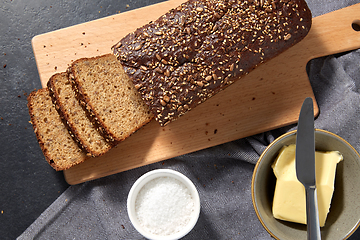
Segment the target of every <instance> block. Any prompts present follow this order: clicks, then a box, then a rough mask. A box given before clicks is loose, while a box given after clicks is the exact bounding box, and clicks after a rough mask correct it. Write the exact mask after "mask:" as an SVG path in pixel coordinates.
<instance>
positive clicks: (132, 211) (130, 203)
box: [127, 169, 200, 240]
mask: <svg viewBox="0 0 360 240" xmlns="http://www.w3.org/2000/svg"><path fill="white" fill-rule="evenodd" d="M160 177H170V178H173V179H176V180H178V181H180V182H181V183H183V184H184V185H185V186H186V187H187V189H188V190H189V192H190V194H191V198H192V199H193V201H194V211H193V212H192V213H191V219H190V220H189V222H188V223H187V224H186V225H185V226H184V227H183V228H182V229H181V230H180V231H178V232H175V233H173V234H170V235H166V236H164V235H157V234H154V233H151V232H150V231H148V230H147V229H146V228H144V227H143V225H142V224H141V223H140V221H139V219H138V217H137V213H136V208H135V202H136V199H137V196H138V194H139V192H140V190H141V189H142V188H143V187H144V185H145V184H147V183H149V182H150V181H151V180H154V179H156V178H160ZM159 210H160V209H159ZM127 211H128V215H129V218H130V221H131V223H132V224H133V226H134V227H135V229H136V230H137V231H138V232H139V233H140V234H141V235H143V236H144V237H145V238H147V239H153V240H163V239H180V238H182V237H184V236H185V235H186V234H188V233H189V232H190V231H191V230H192V229H193V227H194V226H195V224H196V222H197V220H198V218H199V214H200V198H199V194H198V192H197V190H196V187H195V185H194V184H193V183H192V182H191V181H190V179H188V178H187V177H186V176H184V175H183V174H181V173H179V172H177V171H174V170H169V169H158V170H153V171H150V172H148V173H146V174H144V175H143V176H141V177H140V178H139V179H138V180H137V181H136V182H135V183H134V185H133V186H132V188H131V189H130V192H129V195H128V199H127Z"/></svg>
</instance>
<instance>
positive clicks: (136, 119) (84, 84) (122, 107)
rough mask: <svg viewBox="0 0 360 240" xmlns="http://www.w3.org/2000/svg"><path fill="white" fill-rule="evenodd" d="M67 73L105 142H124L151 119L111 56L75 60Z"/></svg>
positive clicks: (148, 111)
mask: <svg viewBox="0 0 360 240" xmlns="http://www.w3.org/2000/svg"><path fill="white" fill-rule="evenodd" d="M68 73H69V79H70V80H71V81H72V84H73V86H74V87H75V89H76V94H77V95H78V98H79V99H80V102H81V104H82V105H84V106H85V108H86V110H87V111H89V113H90V117H91V118H92V119H93V120H94V121H96V123H97V124H98V126H99V129H100V130H101V132H102V134H103V136H105V137H106V138H107V139H108V140H110V141H115V142H120V141H123V140H124V139H126V138H127V137H129V136H130V135H131V134H132V133H134V132H135V131H137V130H138V129H139V128H141V127H142V126H144V125H145V124H146V123H148V122H150V121H151V119H152V118H153V114H152V113H151V112H150V109H149V107H148V106H147V105H146V104H145V103H144V101H143V100H142V99H141V96H140V94H139V93H138V92H137V91H136V89H135V87H134V85H133V83H132V82H131V80H130V79H129V77H128V76H127V74H126V73H125V72H124V70H123V68H122V66H121V64H120V63H119V61H117V59H116V57H115V56H114V55H113V54H107V55H103V56H98V57H93V58H81V59H78V60H76V61H75V62H73V63H72V64H71V66H70V67H69V69H68Z"/></svg>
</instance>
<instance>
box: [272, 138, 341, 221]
mask: <svg viewBox="0 0 360 240" xmlns="http://www.w3.org/2000/svg"><path fill="white" fill-rule="evenodd" d="M342 159H343V156H342V155H341V153H339V152H338V151H329V152H319V151H316V152H315V169H316V170H315V171H316V189H317V199H318V207H319V221H320V226H321V227H323V226H324V225H325V220H326V217H327V215H328V213H329V209H330V203H331V199H332V196H333V192H334V183H335V172H336V166H337V164H338V163H339V162H340V161H341V160H342ZM271 167H272V168H273V171H274V174H275V176H276V179H277V180H276V186H275V193H274V199H273V208H272V211H273V216H274V217H275V218H276V219H281V220H285V221H290V222H296V223H302V224H306V199H305V188H304V186H303V185H302V184H301V183H300V182H299V181H298V179H297V177H296V165H295V144H292V145H289V146H285V147H283V148H282V149H281V150H280V152H279V155H278V156H277V158H276V160H275V161H274V163H273V164H272V166H271Z"/></svg>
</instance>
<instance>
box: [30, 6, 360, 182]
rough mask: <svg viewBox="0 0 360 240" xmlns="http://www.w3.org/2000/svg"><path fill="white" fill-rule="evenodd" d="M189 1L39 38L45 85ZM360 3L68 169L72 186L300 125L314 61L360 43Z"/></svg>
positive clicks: (319, 19)
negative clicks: (181, 111) (173, 115)
mask: <svg viewBox="0 0 360 240" xmlns="http://www.w3.org/2000/svg"><path fill="white" fill-rule="evenodd" d="M182 2H184V0H171V1H167V2H163V3H159V4H156V5H151V6H147V7H144V8H140V9H136V10H133V11H129V12H125V13H120V14H116V15H113V16H109V17H106V18H101V19H98V20H95V21H91V22H86V23H83V24H79V25H75V26H72V27H68V28H65V29H60V30H57V31H54V32H49V33H46V34H42V35H38V36H35V37H34V38H33V40H32V46H33V50H34V55H35V59H36V63H37V67H38V71H39V75H40V80H41V83H42V86H43V87H45V86H46V83H47V81H48V79H49V78H50V76H51V75H53V74H55V73H57V72H62V71H65V70H66V68H67V67H68V65H69V64H71V62H72V61H74V60H76V59H78V58H81V57H92V56H97V55H102V54H105V53H110V52H111V49H110V48H111V46H112V45H114V44H115V43H116V42H117V41H119V40H120V39H121V38H122V37H123V36H125V35H126V34H127V33H129V32H131V31H133V30H135V29H136V28H137V27H141V26H142V25H144V24H146V23H148V22H149V21H151V20H155V19H157V18H158V17H159V16H161V15H162V14H164V13H165V12H167V11H168V10H169V9H171V8H174V7H176V6H178V5H179V4H181V3H182ZM359 12H360V4H356V5H353V6H350V7H348V8H344V9H340V10H338V11H335V12H331V13H328V14H325V15H322V16H319V17H316V18H314V19H313V25H312V28H311V30H310V32H309V34H308V35H307V36H306V38H305V39H304V40H303V41H301V42H300V43H298V44H297V45H295V46H294V47H292V48H291V49H289V50H287V51H285V52H284V53H282V54H280V55H279V56H278V57H276V58H274V59H272V60H270V61H268V62H267V63H265V64H262V65H260V66H259V67H257V68H256V69H255V70H254V71H252V72H251V73H250V74H248V75H247V76H245V77H243V78H242V79H240V80H239V81H237V82H236V83H234V84H233V85H231V86H229V87H228V88H227V89H226V90H224V91H222V92H220V93H218V94H217V95H215V96H213V97H212V98H210V99H209V100H207V101H206V102H205V103H202V104H200V105H199V106H197V107H196V108H194V109H193V110H191V111H190V112H189V113H187V114H185V115H184V116H182V117H181V118H180V119H178V120H176V121H175V122H172V123H171V124H169V125H167V126H165V127H160V125H159V124H158V123H157V122H155V121H152V122H150V123H149V124H147V125H146V126H144V127H143V128H142V129H140V130H139V131H137V132H136V133H134V134H133V135H132V136H130V137H129V138H128V139H126V140H125V141H123V142H122V143H120V144H119V145H118V146H117V147H116V148H114V149H112V150H110V151H109V152H108V153H106V154H105V155H103V156H101V157H96V158H91V159H89V160H87V161H85V162H84V163H82V164H79V165H77V166H75V167H72V168H70V169H69V170H66V171H64V176H65V179H66V181H67V182H68V183H69V184H78V183H81V182H85V181H89V180H93V179H97V178H101V177H104V176H108V175H111V174H115V173H119V172H122V171H126V170H129V169H133V168H137V167H140V166H144V165H147V164H151V163H155V162H159V161H163V160H166V159H169V158H172V157H176V156H179V155H182V154H185V153H189V152H194V151H197V150H200V149H205V148H209V147H212V146H215V145H219V144H222V143H226V142H229V141H233V140H236V139H240V138H243V137H247V136H251V135H254V134H257V133H261V132H264V131H268V130H271V129H275V128H279V127H282V126H285V125H289V124H292V123H295V122H297V119H298V114H299V112H300V108H301V105H302V102H303V100H304V99H305V98H306V97H312V98H313V99H314V100H315V106H314V107H315V115H317V114H319V108H318V106H317V104H316V99H315V97H314V94H313V91H312V88H311V85H310V82H309V79H308V76H307V73H306V64H307V63H308V61H309V60H311V59H313V58H317V57H321V56H326V55H331V54H335V53H339V52H345V51H349V50H353V49H357V48H360V32H358V31H355V30H354V29H353V28H352V24H358V23H359V22H360V20H359V19H360V16H359V15H358V13H359Z"/></svg>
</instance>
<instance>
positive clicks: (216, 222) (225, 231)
mask: <svg viewBox="0 0 360 240" xmlns="http://www.w3.org/2000/svg"><path fill="white" fill-rule="evenodd" d="M307 2H308V5H309V7H310V9H311V11H312V13H313V16H314V17H315V16H318V15H322V14H325V13H327V12H330V11H334V10H336V9H340V8H343V7H347V6H350V5H353V4H356V3H358V2H359V1H358V0H357V1H355V0H354V1H350V0H349V1H338V0H332V1H329V0H327V1H326V0H317V1H316V0H307ZM334 24H336V23H334ZM359 63H360V50H355V51H351V52H347V53H342V54H337V55H335V56H327V57H322V58H319V59H315V60H312V61H311V62H310V63H309V64H308V68H307V70H308V73H309V78H310V82H311V85H312V87H313V90H314V93H315V97H316V100H317V103H318V104H319V107H320V115H319V116H318V118H317V119H316V121H315V127H316V128H321V129H325V130H328V131H331V132H333V133H335V134H338V135H340V136H341V137H343V138H344V139H346V140H347V141H348V142H349V143H350V144H352V145H353V146H354V147H355V149H357V150H358V151H360V143H359V139H360V131H359V126H360V118H359V113H360V93H359V92H360V74H359V72H360V64H359ZM292 129H296V125H292V126H287V127H283V128H280V129H276V130H273V131H269V132H265V133H262V134H258V135H255V136H251V137H247V138H244V139H239V140H236V141H233V142H229V143H226V144H223V145H220V146H216V147H212V148H210V149H205V150H202V151H198V152H195V153H191V154H187V155H183V156H180V157H176V158H173V159H170V160H166V161H163V162H160V163H155V164H152V165H148V166H144V167H141V168H138V169H133V170H130V171H127V172H123V173H119V174H116V175H112V176H109V177H105V178H102V179H98V180H94V181H91V182H87V183H83V184H79V185H76V186H70V187H69V188H68V189H67V190H66V191H65V192H64V193H63V194H62V195H61V196H60V197H59V198H58V199H57V200H56V201H55V202H54V203H53V204H52V205H50V206H49V208H48V209H47V210H46V211H44V213H42V214H41V216H40V217H39V218H38V219H37V220H36V221H35V222H34V223H33V224H32V225H31V226H29V228H28V229H27V230H26V231H25V232H24V233H23V234H22V235H21V236H19V237H18V239H143V238H142V236H141V235H140V234H139V233H138V232H137V231H136V230H135V229H134V227H133V226H132V225H131V223H130V220H129V218H128V215H127V211H126V199H127V194H128V192H129V190H130V188H131V186H132V184H133V183H134V182H135V181H136V180H137V178H139V177H140V176H141V175H143V174H144V173H146V172H148V171H150V170H153V169H158V168H167V169H174V170H176V171H179V172H181V173H183V174H185V175H186V176H187V177H189V178H190V179H191V180H192V181H193V183H194V184H195V186H196V187H197V189H198V191H199V195H200V200H201V213H200V218H199V220H198V222H197V224H196V226H195V228H194V229H193V230H192V231H191V232H190V233H189V234H188V235H187V236H185V237H184V239H272V238H271V236H270V235H269V234H268V233H267V232H266V230H265V229H264V228H263V227H262V225H261V223H260V222H259V220H258V219H257V217H256V214H255V211H254V209H253V205H252V201H251V177H252V173H253V169H254V164H255V163H256V161H257V159H258V158H259V156H260V154H261V153H262V152H263V151H264V149H265V148H266V146H267V145H269V144H270V143H271V142H272V141H273V140H274V139H276V138H277V137H278V136H280V135H281V134H283V133H285V132H288V131H290V130H292ZM357 236H359V235H357Z"/></svg>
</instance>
